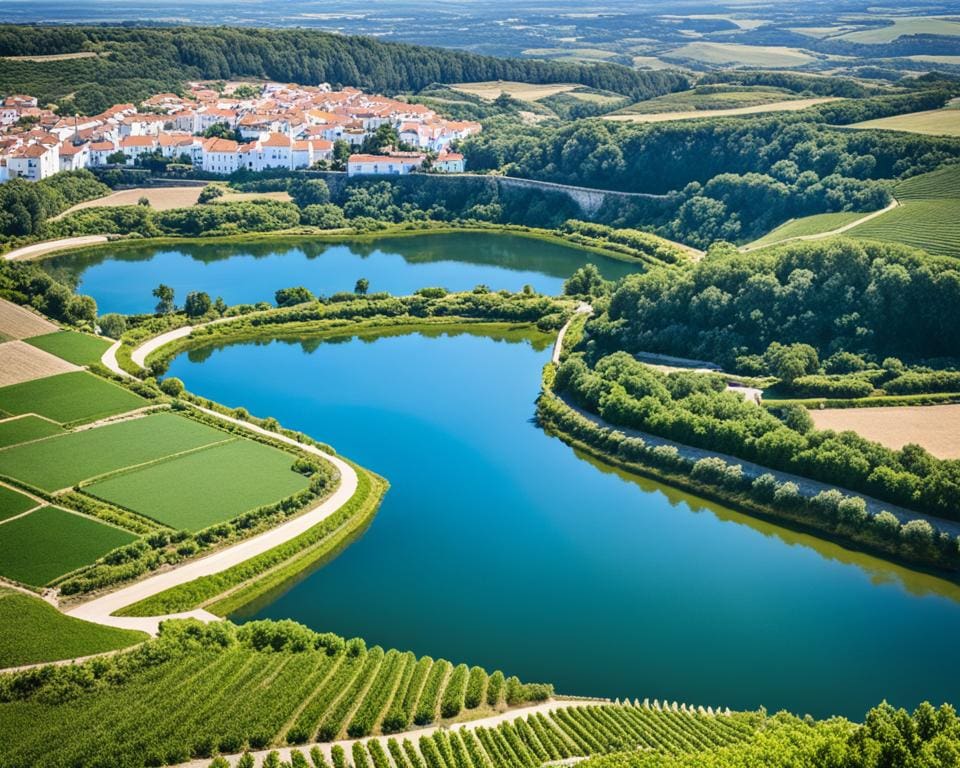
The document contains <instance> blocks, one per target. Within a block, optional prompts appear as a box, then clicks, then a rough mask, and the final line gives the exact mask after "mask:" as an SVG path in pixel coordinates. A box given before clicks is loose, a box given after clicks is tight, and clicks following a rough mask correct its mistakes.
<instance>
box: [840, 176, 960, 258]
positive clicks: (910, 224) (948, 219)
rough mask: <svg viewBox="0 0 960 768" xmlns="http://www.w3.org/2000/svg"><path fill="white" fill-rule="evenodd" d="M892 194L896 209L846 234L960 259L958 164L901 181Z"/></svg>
mask: <svg viewBox="0 0 960 768" xmlns="http://www.w3.org/2000/svg"><path fill="white" fill-rule="evenodd" d="M894 194H895V195H896V197H897V199H898V200H899V201H900V202H901V205H900V207H899V208H894V209H893V210H892V211H889V212H888V213H885V214H883V215H882V216H878V217H877V218H875V219H871V220H870V221H868V222H866V223H864V224H861V225H860V226H859V227H854V228H853V229H851V230H850V231H849V234H850V235H851V236H852V237H863V238H869V239H871V240H889V241H892V242H896V243H904V244H905V245H912V246H914V247H915V248H923V249H924V250H926V251H929V252H930V253H933V254H936V255H938V256H955V257H960V165H949V166H947V167H946V168H941V169H940V170H938V171H933V172H932V173H925V174H923V175H921V176H914V177H913V178H912V179H907V180H906V181H902V182H900V183H899V184H897V186H896V187H895V188H894Z"/></svg>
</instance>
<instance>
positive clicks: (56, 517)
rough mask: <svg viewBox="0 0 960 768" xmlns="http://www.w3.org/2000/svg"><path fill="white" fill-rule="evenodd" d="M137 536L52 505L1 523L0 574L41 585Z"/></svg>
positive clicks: (36, 585) (37, 585)
mask: <svg viewBox="0 0 960 768" xmlns="http://www.w3.org/2000/svg"><path fill="white" fill-rule="evenodd" d="M134 539H136V536H134V535H133V534H131V533H127V532H126V531H122V530H120V529H119V528H114V527H112V526H109V525H104V524H103V523H99V522H97V521H96V520H92V519H90V518H87V517H81V516H80V515H75V514H72V513H70V512H65V511H64V510H61V509H56V508H54V507H42V508H40V509H38V510H37V511H36V512H31V513H30V514H29V515H24V516H23V517H18V518H17V519H16V520H11V521H10V522H8V523H4V524H3V525H0V576H5V577H7V578H9V579H13V580H14V581H19V582H22V583H24V584H30V585H32V586H35V587H42V586H43V585H45V584H48V583H49V582H51V581H52V580H53V579H55V578H57V577H58V576H63V575H64V574H66V573H69V572H70V571H73V570H75V569H77V568H79V567H80V566H82V565H88V564H89V563H92V562H93V561H94V560H96V559H97V558H99V557H102V556H103V555H105V554H107V552H109V551H110V550H111V549H116V548H117V547H120V546H123V545H124V544H129V543H130V542H132V541H133V540H134Z"/></svg>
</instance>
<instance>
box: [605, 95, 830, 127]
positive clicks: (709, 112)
mask: <svg viewBox="0 0 960 768" xmlns="http://www.w3.org/2000/svg"><path fill="white" fill-rule="evenodd" d="M827 101H836V97H824V98H816V99H789V100H786V101H775V102H771V103H770V104H756V105H754V106H752V107H735V108H733V109H695V110H687V111H683V112H657V113H653V114H647V115H644V114H634V115H604V116H603V119H604V120H619V121H621V122H631V123H663V122H666V121H669V120H693V119H696V118H706V117H732V116H735V115H754V114H758V113H761V112H793V111H796V110H798V109H806V108H807V107H812V106H815V105H816V104H823V103H824V102H827Z"/></svg>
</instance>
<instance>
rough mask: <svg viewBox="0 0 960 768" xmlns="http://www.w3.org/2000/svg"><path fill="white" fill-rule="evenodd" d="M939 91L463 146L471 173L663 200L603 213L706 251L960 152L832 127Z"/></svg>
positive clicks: (504, 124) (937, 101) (575, 126)
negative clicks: (773, 112) (719, 242)
mask: <svg viewBox="0 0 960 768" xmlns="http://www.w3.org/2000/svg"><path fill="white" fill-rule="evenodd" d="M948 93H949V91H945V90H941V89H939V88H935V89H931V90H921V91H918V92H916V93H910V94H903V95H897V96H887V97H871V98H865V99H850V100H842V101H837V102H830V103H827V104H822V105H820V106H818V107H813V108H811V109H807V110H803V111H801V112H796V113H793V114H790V115H787V114H779V115H771V116H759V117H755V118H718V119H712V120H687V121H676V122H670V123H647V124H636V123H627V122H611V121H606V120H581V121H577V122H571V123H559V124H556V123H555V124H544V125H538V126H526V127H521V126H518V125H517V124H516V122H515V121H514V120H511V119H509V118H505V117H501V118H494V119H491V120H489V121H487V124H486V130H485V131H484V132H483V133H482V134H480V135H478V136H475V137H471V138H470V139H469V140H467V141H466V142H464V144H463V152H464V154H465V155H466V157H467V162H468V164H469V167H470V168H471V169H472V170H475V171H483V170H486V169H501V170H503V171H504V172H505V173H507V174H508V175H512V176H521V177H525V178H533V179H541V180H544V181H553V182H559V183H565V184H576V185H580V186H587V187H598V188H605V189H617V190H623V191H628V192H647V193H660V194H662V193H667V194H669V195H670V199H669V201H667V202H659V203H655V202H652V201H649V200H646V201H645V200H631V201H622V200H618V201H612V200H611V201H608V203H607V204H605V206H604V208H603V209H601V211H600V220H601V221H603V223H606V224H612V225H615V226H637V225H643V226H646V227H648V228H652V229H654V231H656V232H657V234H661V235H663V236H665V237H669V238H673V239H678V240H682V241H684V242H688V243H691V244H693V245H697V246H701V247H706V246H708V245H709V244H710V243H711V242H713V241H714V240H718V239H726V240H731V241H743V240H749V239H752V238H754V237H757V236H759V235H760V234H762V233H764V232H767V231H769V230H770V229H772V228H773V227H774V226H776V225H777V224H779V223H780V222H782V221H785V220H786V219H788V218H794V217H799V216H805V215H809V214H814V213H826V212H830V211H844V210H853V211H868V210H874V209H877V208H881V207H883V205H885V204H886V202H887V201H888V200H889V192H888V190H887V188H886V186H885V184H884V183H882V182H883V181H884V180H887V179H894V178H899V177H903V176H910V175H914V174H918V173H923V172H925V171H929V170H933V169H935V168H937V167H938V166H939V165H941V164H942V163H943V162H945V161H949V160H953V159H956V158H958V157H960V140H958V139H953V138H937V137H927V136H917V135H910V134H902V133H900V134H897V133H889V132H882V131H850V130H844V129H841V128H836V127H834V126H836V125H841V124H846V123H852V122H856V121H859V120H864V119H868V118H872V117H876V116H879V115H885V114H895V113H899V112H903V111H915V110H923V109H931V108H934V107H937V106H940V105H942V104H943V103H944V100H945V99H946V98H947V95H948Z"/></svg>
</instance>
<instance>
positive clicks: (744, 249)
mask: <svg viewBox="0 0 960 768" xmlns="http://www.w3.org/2000/svg"><path fill="white" fill-rule="evenodd" d="M899 205H900V201H899V200H897V198H893V200H892V201H891V202H890V203H889V204H888V205H887V207H886V208H881V209H880V210H879V211H873V212H872V213H868V214H866V215H865V216H862V217H860V218H859V219H854V220H853V221H851V222H848V223H846V224H844V225H843V226H842V227H837V228H836V229H831V230H829V231H827V232H815V233H814V234H812V235H795V236H793V237H785V238H784V239H783V240H774V241H773V242H771V243H763V244H762V245H757V244H755V243H750V244H749V245H745V246H743V247H742V248H741V249H740V252H741V253H748V252H749V251H755V250H757V249H759V248H769V247H770V246H771V245H783V244H784V243H792V242H795V241H797V240H823V239H824V238H826V237H834V236H835V235H842V234H843V233H844V232H848V231H850V230H851V229H853V228H854V227H859V226H860V225H861V224H866V223H867V222H868V221H870V220H872V219H875V218H877V217H878V216H883V214H885V213H888V212H889V211H892V210H893V209H894V208H897V207H899Z"/></svg>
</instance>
